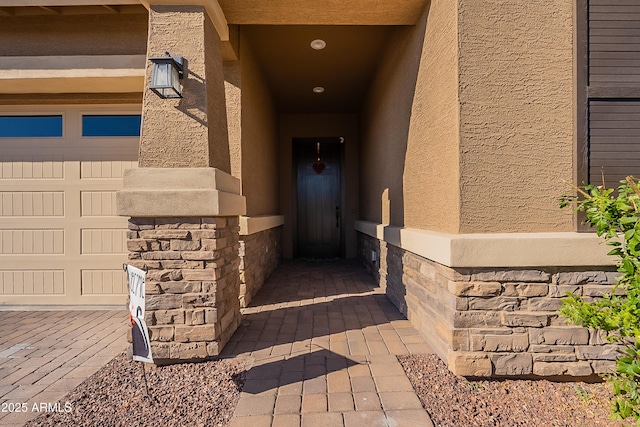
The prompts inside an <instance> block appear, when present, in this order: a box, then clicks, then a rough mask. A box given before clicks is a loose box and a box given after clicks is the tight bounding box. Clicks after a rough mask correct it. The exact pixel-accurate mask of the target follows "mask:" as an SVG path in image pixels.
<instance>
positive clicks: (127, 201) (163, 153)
mask: <svg viewBox="0 0 640 427" xmlns="http://www.w3.org/2000/svg"><path fill="white" fill-rule="evenodd" d="M165 51H168V52H169V53H170V54H171V55H173V56H183V57H184V58H185V59H187V61H188V69H187V70H188V71H187V75H186V76H185V78H184V79H183V80H182V81H181V83H182V88H183V92H182V94H183V98H181V99H161V98H160V97H158V96H157V95H156V94H155V93H153V92H152V91H150V90H149V89H148V86H149V82H150V80H151V72H152V71H151V67H150V66H149V63H148V64H147V65H148V66H147V70H146V77H145V78H146V80H145V82H146V83H145V84H146V86H145V91H144V101H143V114H142V133H141V137H140V153H139V166H140V167H139V168H137V169H129V170H127V171H125V174H124V176H123V189H122V191H119V192H118V193H117V194H116V204H117V212H118V215H121V216H127V217H129V218H130V219H129V230H128V234H127V248H128V250H129V263H130V264H132V265H135V266H138V267H142V266H143V265H146V266H147V267H148V268H149V271H148V273H147V283H146V285H147V286H146V292H145V299H146V307H147V319H146V320H147V324H148V326H149V332H150V335H151V346H152V353H153V357H154V361H155V362H156V363H157V364H163V363H173V362H176V361H190V360H198V359H205V358H209V357H213V356H217V355H218V354H219V353H220V351H221V350H222V348H223V347H224V345H225V343H226V342H227V341H228V340H229V338H230V337H231V335H232V334H233V332H234V331H235V330H236V328H237V327H238V325H239V323H240V302H239V299H238V298H239V288H240V274H239V270H238V268H239V265H240V258H239V256H238V251H239V243H238V240H239V216H240V215H244V214H245V213H246V203H245V198H244V197H243V196H241V195H240V181H239V180H238V179H237V178H234V177H232V176H231V175H229V173H230V171H231V168H230V164H231V162H230V158H229V141H228V131H227V121H226V109H225V96H224V95H225V94H224V75H223V66H222V55H221V49H220V37H219V35H218V33H217V32H216V29H215V27H214V25H213V23H212V21H211V19H210V17H209V15H208V11H207V10H206V9H205V8H204V7H202V6H162V5H154V4H151V5H150V6H149V39H148V52H147V54H148V56H149V57H153V56H162V55H163V54H164V52H165Z"/></svg>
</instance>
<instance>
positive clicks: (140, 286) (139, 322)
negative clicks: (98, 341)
mask: <svg viewBox="0 0 640 427" xmlns="http://www.w3.org/2000/svg"><path fill="white" fill-rule="evenodd" d="M145 275H146V273H145V272H144V271H143V270H140V269H139V268H136V267H134V266H132V265H127V277H128V279H129V319H130V320H131V338H132V341H133V360H137V361H140V362H147V363H153V357H152V356H151V342H150V339H149V330H148V329H147V324H146V323H145V321H144V313H145V302H144V293H145V292H144V291H145Z"/></svg>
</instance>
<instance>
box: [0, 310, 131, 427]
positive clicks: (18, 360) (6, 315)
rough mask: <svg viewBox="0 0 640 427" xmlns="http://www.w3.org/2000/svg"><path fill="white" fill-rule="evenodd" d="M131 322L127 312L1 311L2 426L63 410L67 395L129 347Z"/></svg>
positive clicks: (0, 370)
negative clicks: (42, 412)
mask: <svg viewBox="0 0 640 427" xmlns="http://www.w3.org/2000/svg"><path fill="white" fill-rule="evenodd" d="M127 321H128V314H127V311H126V310H102V311H96V310H80V311H69V310H66V311H0V425H1V426H3V427H8V426H14V425H15V426H22V425H23V424H24V423H25V422H27V421H28V420H30V419H32V418H35V417H36V416H38V415H39V414H40V413H41V412H40V411H44V410H64V404H65V402H64V399H63V398H64V396H65V395H66V394H67V393H69V392H70V391H71V390H73V389H74V388H75V387H76V386H77V385H78V384H80V383H81V382H83V381H84V380H85V379H87V378H88V377H89V376H91V375H92V374H94V373H95V372H96V371H98V370H99V369H100V368H101V367H102V366H104V365H105V364H106V363H107V362H108V361H110V360H111V359H113V357H114V356H116V355H117V354H120V353H121V352H122V351H123V350H124V349H125V348H126V345H127V341H126V331H127V323H128V322H127ZM34 404H36V406H35V407H34ZM42 404H44V406H41V405H42Z"/></svg>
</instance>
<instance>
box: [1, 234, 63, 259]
mask: <svg viewBox="0 0 640 427" xmlns="http://www.w3.org/2000/svg"><path fill="white" fill-rule="evenodd" d="M0 236H2V238H1V244H2V246H1V247H0V253H1V254H3V255H21V254H22V255H52V254H63V253H64V230H63V229H42V230H34V229H31V230H0Z"/></svg>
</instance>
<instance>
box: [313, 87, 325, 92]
mask: <svg viewBox="0 0 640 427" xmlns="http://www.w3.org/2000/svg"><path fill="white" fill-rule="evenodd" d="M313 92H314V93H322V92H324V88H323V87H322V86H316V87H314V88H313Z"/></svg>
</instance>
